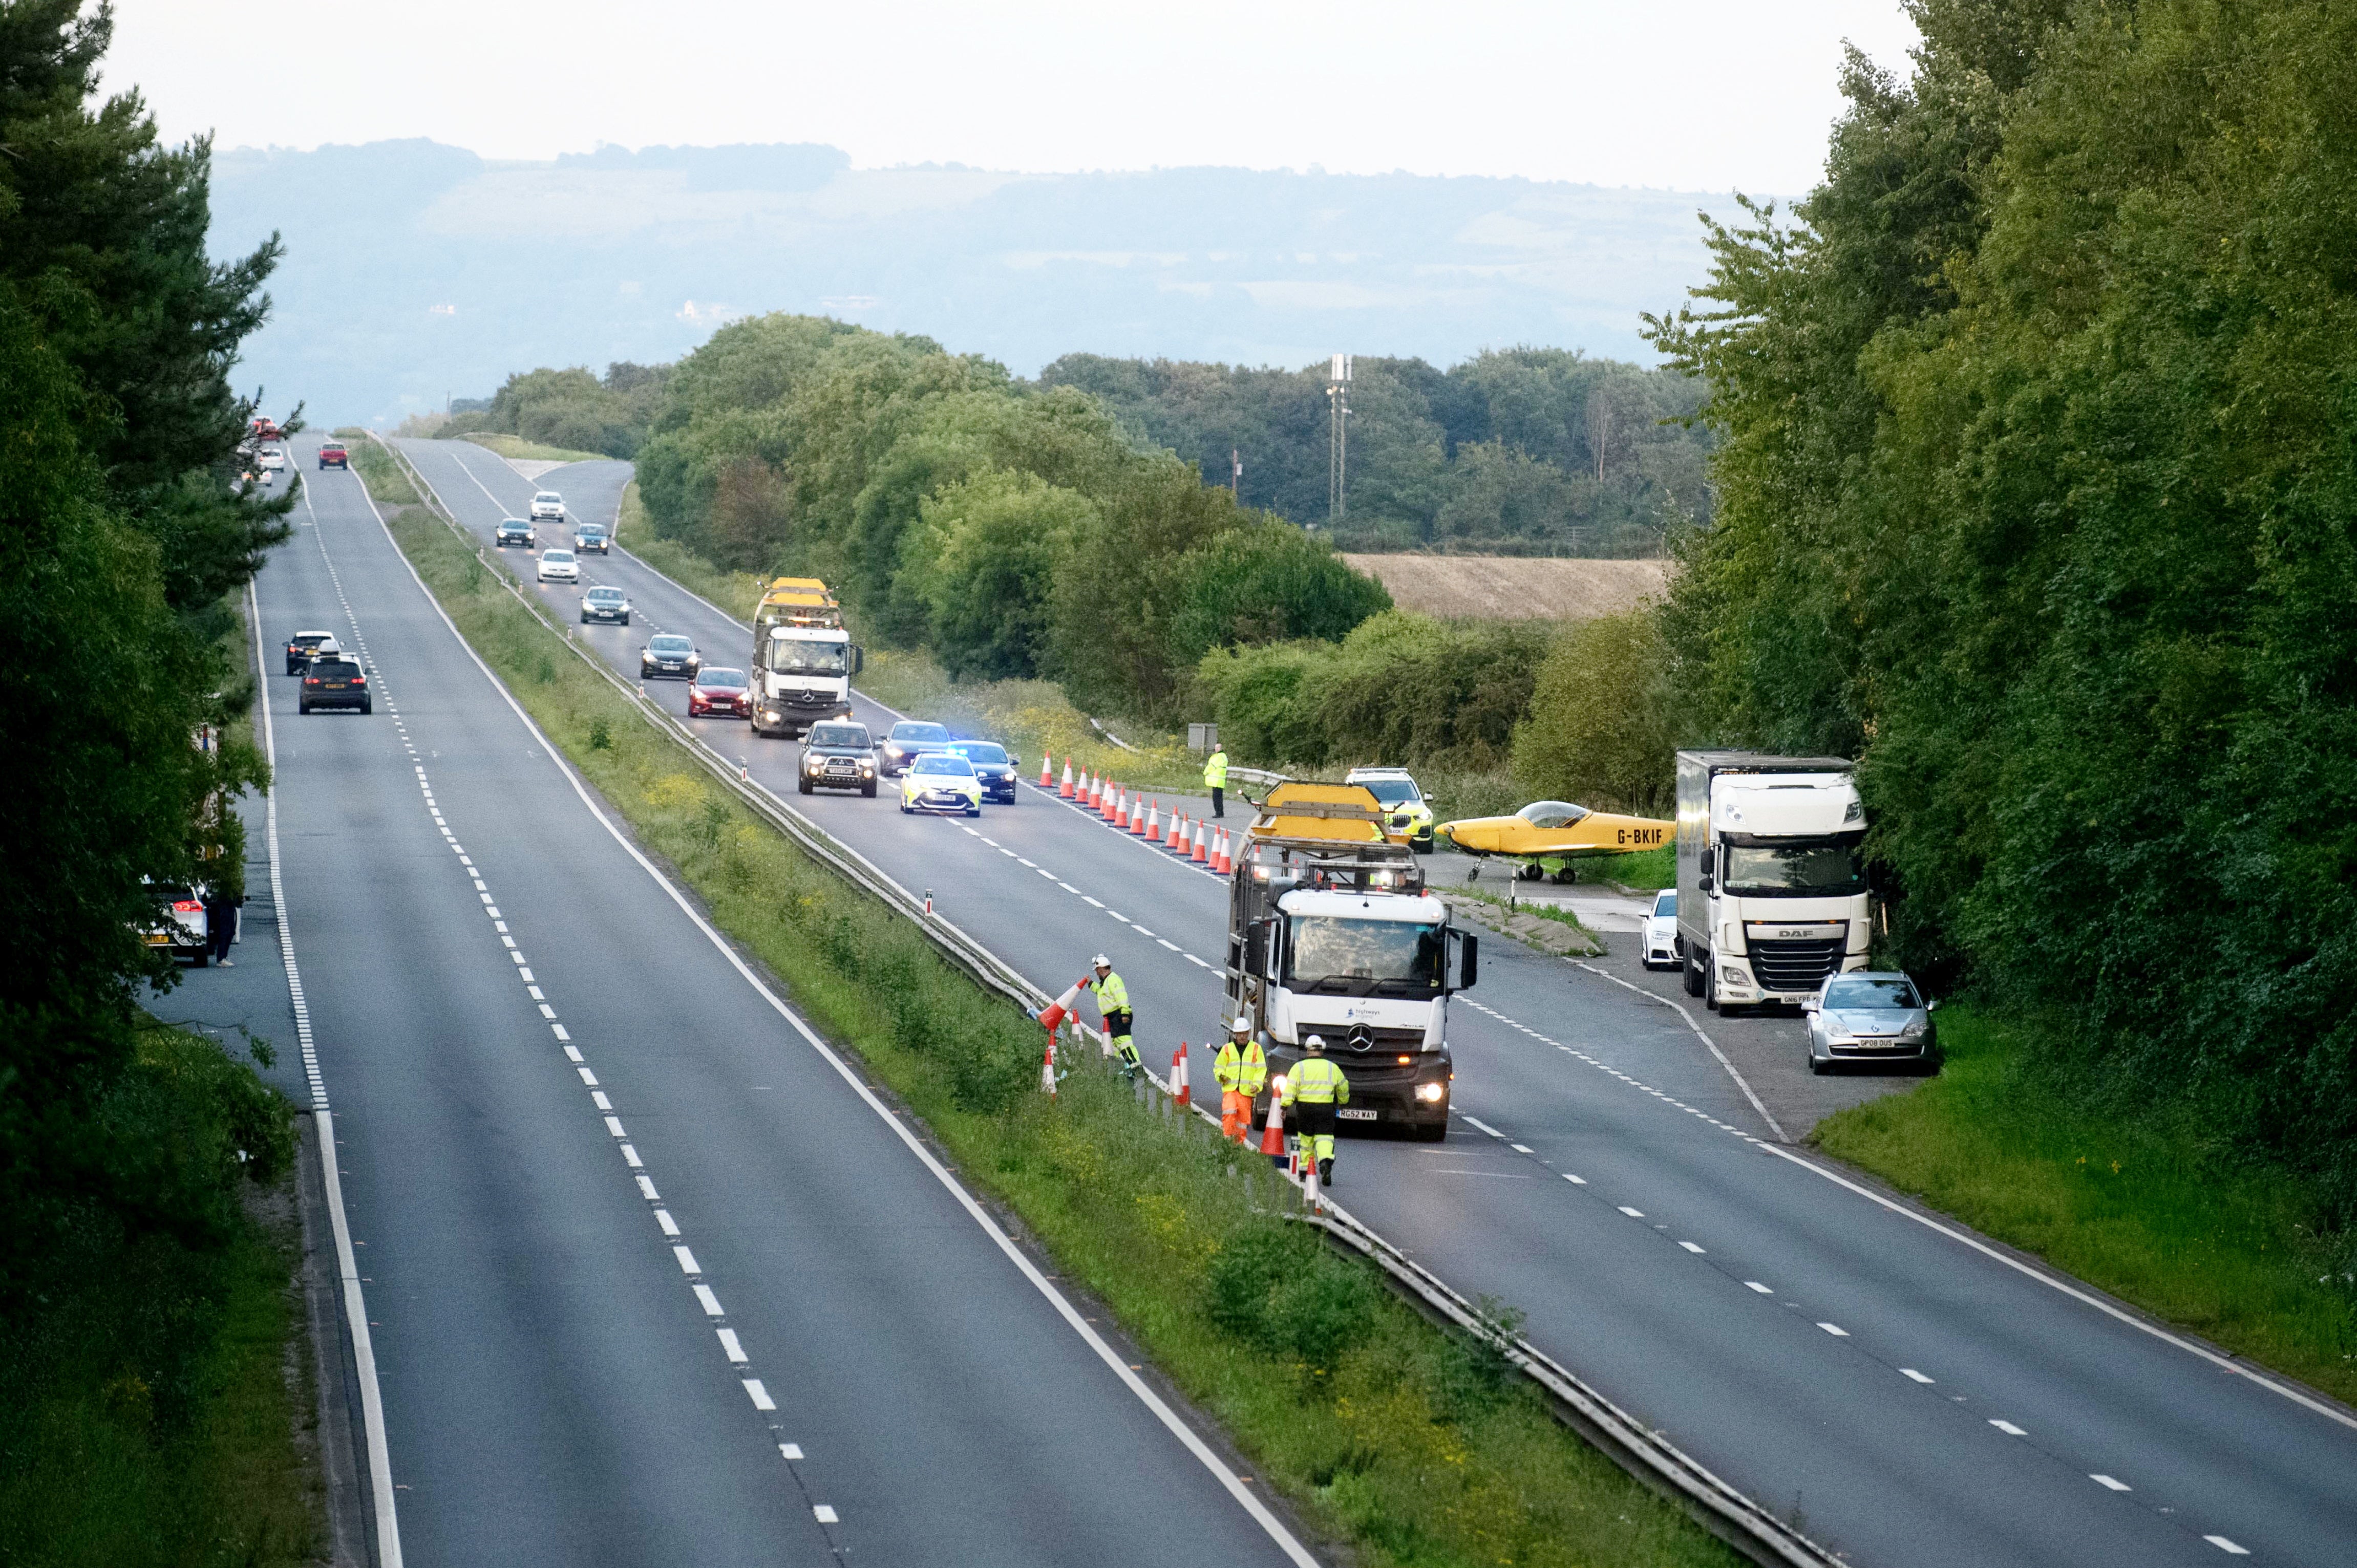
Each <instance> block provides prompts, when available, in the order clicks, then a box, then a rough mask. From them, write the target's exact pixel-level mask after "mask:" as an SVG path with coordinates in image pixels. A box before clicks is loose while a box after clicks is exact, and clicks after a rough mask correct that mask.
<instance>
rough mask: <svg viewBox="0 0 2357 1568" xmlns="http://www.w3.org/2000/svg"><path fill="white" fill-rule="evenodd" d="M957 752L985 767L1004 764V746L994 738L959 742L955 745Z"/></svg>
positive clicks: (1000, 766) (998, 766)
mask: <svg viewBox="0 0 2357 1568" xmlns="http://www.w3.org/2000/svg"><path fill="white" fill-rule="evenodd" d="M957 752H958V755H959V756H961V757H964V758H965V759H966V760H967V761H968V762H979V763H981V764H982V765H983V766H984V767H985V768H1004V767H1006V747H1005V746H1001V745H999V744H998V743H997V742H996V741H995V740H977V741H974V742H971V743H965V744H961V745H960V746H958V747H957Z"/></svg>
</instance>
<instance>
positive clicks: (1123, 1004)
mask: <svg viewBox="0 0 2357 1568" xmlns="http://www.w3.org/2000/svg"><path fill="white" fill-rule="evenodd" d="M1090 963H1091V964H1092V966H1093V967H1094V968H1095V970H1096V977H1095V978H1094V979H1092V980H1091V981H1090V982H1089V989H1090V990H1091V991H1092V992H1094V993H1096V999H1097V1012H1098V1013H1099V1014H1100V1015H1102V1016H1103V1019H1104V1032H1105V1036H1106V1037H1107V1038H1108V1039H1110V1040H1112V1041H1113V1048H1114V1054H1116V1055H1118V1056H1119V1057H1120V1058H1121V1071H1122V1076H1123V1077H1125V1078H1135V1077H1136V1076H1137V1042H1136V1041H1135V1040H1133V1039H1132V1038H1130V1034H1129V1027H1130V1014H1129V987H1128V986H1126V985H1124V984H1123V983H1121V976H1119V975H1117V974H1115V973H1114V972H1113V960H1111V959H1109V958H1107V957H1105V955H1104V954H1103V953H1099V954H1097V956H1096V957H1095V958H1093V959H1092V960H1090Z"/></svg>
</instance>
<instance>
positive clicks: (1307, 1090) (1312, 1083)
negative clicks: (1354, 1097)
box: [1285, 1057, 1351, 1105]
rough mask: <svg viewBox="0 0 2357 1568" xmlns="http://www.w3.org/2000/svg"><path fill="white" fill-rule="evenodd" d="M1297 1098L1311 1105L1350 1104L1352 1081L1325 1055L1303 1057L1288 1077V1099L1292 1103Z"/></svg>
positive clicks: (1286, 1082)
mask: <svg viewBox="0 0 2357 1568" xmlns="http://www.w3.org/2000/svg"><path fill="white" fill-rule="evenodd" d="M1297 1100H1298V1101H1304V1102H1306V1103H1308V1104H1310V1105H1348V1104H1350V1103H1351V1080H1350V1079H1347V1078H1345V1077H1343V1076H1342V1069H1340V1068H1339V1067H1336V1066H1335V1065H1334V1064H1333V1063H1332V1062H1329V1061H1328V1060H1327V1059H1326V1058H1324V1057H1304V1058H1302V1059H1301V1060H1300V1061H1298V1062H1296V1063H1295V1064H1294V1067H1293V1071H1292V1072H1291V1073H1289V1074H1287V1075H1286V1079H1285V1102H1286V1104H1287V1105H1290V1104H1292V1103H1293V1102H1294V1101H1297Z"/></svg>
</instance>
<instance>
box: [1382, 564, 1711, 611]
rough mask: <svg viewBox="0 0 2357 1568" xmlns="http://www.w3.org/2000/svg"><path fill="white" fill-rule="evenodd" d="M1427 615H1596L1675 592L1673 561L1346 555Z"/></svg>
mask: <svg viewBox="0 0 2357 1568" xmlns="http://www.w3.org/2000/svg"><path fill="white" fill-rule="evenodd" d="M1342 559H1343V560H1345V561H1348V562H1349V563H1350V564H1351V565H1353V566H1355V567H1357V568H1358V569H1359V570H1360V571H1361V572H1364V573H1366V574H1367V575H1370V576H1372V577H1373V578H1375V579H1376V580H1378V581H1379V582H1381V583H1382V584H1383V586H1384V587H1386V588H1388V589H1389V590H1391V596H1392V599H1393V602H1394V603H1395V604H1397V605H1398V606H1399V607H1400V608H1402V609H1404V610H1414V611H1415V612H1417V613H1418V614H1420V615H1428V616H1441V617H1463V618H1470V619H1477V620H1594V619H1596V618H1598V617H1600V616H1609V615H1619V614H1620V613H1621V612H1622V611H1624V610H1632V609H1635V608H1636V607H1637V606H1638V605H1639V604H1641V603H1642V602H1644V601H1645V600H1648V599H1653V600H1659V599H1661V598H1662V597H1663V596H1665V595H1666V594H1667V592H1668V586H1669V568H1670V564H1669V563H1668V562H1666V561H1588V560H1574V559H1569V558H1566V557H1563V556H1522V555H1345V556H1343V557H1342Z"/></svg>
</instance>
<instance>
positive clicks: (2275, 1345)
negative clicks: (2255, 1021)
mask: <svg viewBox="0 0 2357 1568" xmlns="http://www.w3.org/2000/svg"><path fill="white" fill-rule="evenodd" d="M1940 1041H1941V1045H1942V1046H1943V1048H1944V1049H1945V1050H1946V1052H1947V1065H1946V1067H1945V1068H1944V1069H1943V1071H1942V1072H1941V1074H1940V1076H1939V1077H1938V1078H1935V1079H1931V1080H1930V1081H1928V1082H1926V1083H1925V1084H1923V1086H1922V1087H1921V1088H1920V1089H1917V1090H1915V1091H1914V1092H1913V1093H1911V1094H1906V1095H1894V1096H1891V1097H1889V1098H1888V1099H1883V1100H1877V1101H1869V1102H1868V1103H1867V1104H1864V1105H1857V1106H1853V1107H1851V1108H1850V1109H1849V1110H1846V1111H1843V1112H1837V1113H1836V1114H1835V1115H1833V1116H1830V1117H1828V1118H1826V1119H1825V1120H1824V1122H1821V1123H1820V1124H1819V1125H1818V1127H1817V1130H1816V1134H1815V1137H1816V1141H1817V1143H1818V1144H1819V1145H1820V1146H1822V1147H1823V1148H1824V1150H1825V1151H1826V1152H1827V1153H1829V1154H1833V1155H1838V1156H1840V1157H1841V1158H1843V1159H1845V1160H1847V1161H1849V1162H1851V1163H1852V1164H1854V1165H1860V1166H1862V1167H1864V1168H1865V1169H1867V1170H1869V1171H1872V1172H1873V1173H1875V1174H1876V1175H1877V1176H1881V1177H1882V1178H1883V1179H1884V1180H1886V1181H1888V1182H1889V1183H1890V1184H1891V1185H1892V1186H1894V1187H1899V1188H1900V1189H1901V1190H1902V1191H1905V1192H1909V1193H1911V1194H1913V1195H1915V1196H1916V1197H1921V1198H1922V1199H1923V1200H1924V1201H1925V1202H1927V1203H1929V1204H1931V1205H1932V1207H1933V1208H1939V1209H1941V1210H1943V1211H1944V1212H1946V1213H1949V1214H1953V1215H1954V1216H1956V1217H1957V1218H1958V1219H1962V1220H1964V1222H1965V1223H1967V1224H1969V1225H1972V1226H1973V1227H1975V1229H1977V1230H1982V1231H1984V1232H1986V1234H1988V1235H1991V1236H1995V1237H1996V1238H1998V1239H1999V1240H2005V1241H2007V1242H2010V1243H2012V1244H2013V1245H2014V1246H2017V1247H2019V1248H2021V1249H2023V1250H2024V1251H2029V1252H2034V1253H2036V1254H2037V1255H2039V1256H2040V1257H2041V1258H2044V1259H2045V1260H2046V1261H2047V1262H2050V1263H2052V1264H2053V1265H2054V1266H2055V1267H2056V1268H2059V1269H2061V1270H2062V1271H2064V1272H2065V1273H2070V1274H2072V1275H2075V1276H2076V1277H2078V1278H2080V1279H2083V1280H2085V1281H2087V1282H2088V1283H2092V1284H2094V1285H2097V1286H2099V1287H2101V1288H2102V1289H2104V1290H2106V1291H2109V1292H2111V1293H2112V1294H2114V1295H2116V1296H2118V1297H2120V1298H2121V1299H2122V1300H2125V1301H2130V1302H2133V1303H2135V1304H2136V1305H2138V1306H2140V1307H2143V1308H2144V1309H2145V1310H2146V1311H2147V1312H2150V1313H2152V1314H2153V1315H2154V1316H2158V1317H2162V1318H2166V1319H2168V1320H2169V1322H2172V1323H2177V1324H2181V1325H2183V1326H2185V1327H2186V1328H2188V1329H2190V1330H2191V1331H2192V1332H2194V1333H2196V1334H2199V1335H2201V1337H2204V1338H2207V1339H2210V1340H2212V1341H2214V1342H2215V1343H2217V1344H2219V1345H2222V1346H2224V1347H2225V1348H2228V1349H2229V1350H2232V1351H2233V1352H2234V1353H2235V1354H2237V1355H2241V1356H2246V1357H2248V1358H2250V1359H2253V1360H2255V1361H2258V1362H2262V1363H2264V1364H2265V1365H2266V1366H2269V1367H2273V1368H2275V1369H2277V1370H2279V1371H2282V1372H2285V1373H2287V1374H2289V1375H2290V1376H2292V1377H2295V1378H2298V1379H2300V1380H2303V1381H2306V1382H2308V1383H2310V1384H2313V1385H2314V1386H2315V1387H2317V1388H2319V1389H2322V1390H2324V1391H2327V1392H2329V1393H2331V1394H2333V1395H2335V1396H2337V1397H2339V1398H2341V1399H2343V1400H2350V1401H2357V1246H2352V1239H2351V1238H2349V1237H2347V1236H2340V1237H2325V1236H2319V1234H2318V1232H2317V1231H2316V1230H2314V1229H2312V1228H2311V1218H2312V1216H2313V1214H2314V1212H2315V1206H2314V1204H2313V1202H2312V1199H2311V1195H2310V1194H2309V1192H2308V1190H2307V1189H2306V1188H2305V1187H2303V1186H2302V1184H2301V1183H2300V1182H2299V1181H2298V1180H2297V1179H2296V1178H2295V1177H2292V1176H2287V1175H2285V1174H2283V1173H2281V1172H2277V1171H2270V1170H2266V1169H2264V1168H2259V1167H2254V1166H2252V1165H2247V1164H2244V1163H2243V1162H2240V1161H2237V1160H2235V1159H2233V1158H2232V1157H2231V1156H2230V1155H2227V1154H2226V1153H2225V1152H2224V1151H2223V1150H2222V1149H2220V1148H2219V1147H2217V1146H2216V1144H2215V1142H2214V1141H2213V1140H2212V1139H2209V1138H2207V1137H2205V1136H2204V1134H2203V1133H2202V1131H2201V1129H2200V1128H2198V1127H2192V1126H2188V1125H2183V1124H2179V1123H2176V1122H2164V1121H2162V1120H2158V1119H2155V1120H2147V1119H2139V1118H2136V1117H2134V1116H2129V1115H2109V1114H2104V1113H2103V1112H2097V1111H2091V1110H2089V1109H2087V1108H2086V1106H2087V1101H2086V1098H2085V1096H2084V1095H2083V1094H2077V1093H2072V1092H2069V1091H2057V1089H2056V1086H2054V1085H2052V1084H2049V1083H2044V1082H2042V1081H2040V1069H2038V1067H2037V1065H2036V1062H2035V1058H2034V1057H2033V1055H2032V1053H2031V1051H2030V1048H2029V1039H2028V1037H2027V1036H2026V1035H2025V1033H2024V1032H2022V1031H2020V1030H2018V1029H2016V1028H2013V1027H2009V1026H2007V1024H2006V1023H2004V1022H2003V1021H2002V1020H2000V1019H1997V1018H1995V1017H1992V1016H1991V1015H1988V1014H1986V1013H1984V1012H1982V1011H1979V1010H1977V1009H1975V1008H1973V1007H1971V1006H1969V1005H1960V1006H1957V1007H1955V1008H1953V1010H1949V1009H1943V1010H1942V1012H1941V1014H1940Z"/></svg>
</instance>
